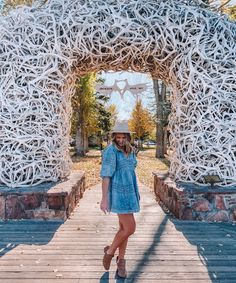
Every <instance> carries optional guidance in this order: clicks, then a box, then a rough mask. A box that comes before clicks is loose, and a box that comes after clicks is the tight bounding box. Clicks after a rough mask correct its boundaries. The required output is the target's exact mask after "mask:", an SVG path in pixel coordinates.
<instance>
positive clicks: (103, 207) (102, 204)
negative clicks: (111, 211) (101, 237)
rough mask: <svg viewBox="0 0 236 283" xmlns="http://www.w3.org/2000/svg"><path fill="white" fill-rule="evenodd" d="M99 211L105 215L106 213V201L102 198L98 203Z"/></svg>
mask: <svg viewBox="0 0 236 283" xmlns="http://www.w3.org/2000/svg"><path fill="white" fill-rule="evenodd" d="M100 209H101V210H102V211H103V212H104V213H105V214H106V213H107V212H108V199H107V198H102V200H101V202H100Z"/></svg>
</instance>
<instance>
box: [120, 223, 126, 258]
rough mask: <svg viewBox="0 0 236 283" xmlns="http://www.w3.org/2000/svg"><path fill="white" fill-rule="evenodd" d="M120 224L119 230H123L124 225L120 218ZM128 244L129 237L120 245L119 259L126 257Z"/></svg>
mask: <svg viewBox="0 0 236 283" xmlns="http://www.w3.org/2000/svg"><path fill="white" fill-rule="evenodd" d="M119 224H120V229H119V230H123V229H124V228H123V226H122V223H121V222H120V220H119ZM127 244H128V238H127V239H126V240H124V241H123V242H122V243H121V244H120V245H119V255H118V258H119V259H124V258H125V251H126V247H127Z"/></svg>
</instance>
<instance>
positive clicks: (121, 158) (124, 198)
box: [100, 144, 140, 214]
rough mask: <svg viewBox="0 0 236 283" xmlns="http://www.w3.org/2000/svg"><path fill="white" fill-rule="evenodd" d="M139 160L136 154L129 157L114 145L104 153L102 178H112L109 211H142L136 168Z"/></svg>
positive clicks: (118, 212) (121, 212) (120, 212)
mask: <svg viewBox="0 0 236 283" xmlns="http://www.w3.org/2000/svg"><path fill="white" fill-rule="evenodd" d="M136 165H137V160H136V156H135V154H134V152H131V153H130V154H129V155H128V156H126V155H125V154H124V152H123V151H121V150H119V149H117V148H116V147H115V146H114V145H113V144H111V145H109V146H107V147H106V148H105V149H104V150H103V152H102V168H101V171H100V176H101V177H110V184H109V189H108V204H109V211H111V212H114V213H117V214H124V213H134V212H139V211H140V204H139V201H140V194H139V191H138V184H137V178H136V174H135V167H136Z"/></svg>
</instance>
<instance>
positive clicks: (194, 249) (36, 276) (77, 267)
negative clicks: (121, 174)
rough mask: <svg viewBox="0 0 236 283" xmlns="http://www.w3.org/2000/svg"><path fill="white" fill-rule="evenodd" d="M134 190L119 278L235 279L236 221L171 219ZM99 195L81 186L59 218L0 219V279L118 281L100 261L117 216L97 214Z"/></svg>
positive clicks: (217, 282)
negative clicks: (137, 201) (135, 208)
mask: <svg viewBox="0 0 236 283" xmlns="http://www.w3.org/2000/svg"><path fill="white" fill-rule="evenodd" d="M141 190H142V192H141V194H142V201H143V202H141V205H142V207H143V210H142V211H141V213H138V214H135V217H136V221H137V229H136V232H135V234H134V235H133V236H132V237H131V238H130V240H129V244H128V249H127V255H126V258H127V267H128V271H129V276H128V279H126V280H125V282H132V283H133V282H135V283H136V282H140V283H146V282H148V283H151V282H153V283H170V282H171V283H193V282H196V283H203V282H204V283H208V282H209V283H210V282H214V283H235V282H236V242H235V241H236V237H235V236H236V229H235V225H233V224H225V223H204V222H193V221H179V220H175V219H173V218H170V217H169V216H166V215H165V213H164V212H163V211H162V209H161V208H160V207H159V206H158V205H157V203H156V202H155V199H154V197H153V195H152V193H151V192H150V191H149V190H147V188H145V187H142V188H141ZM100 197H101V187H99V186H97V187H95V188H93V189H91V190H87V191H86V193H85V195H84V198H83V199H82V200H81V201H80V203H79V205H78V207H77V208H76V209H75V212H74V213H73V215H71V217H70V219H68V220H67V221H66V222H61V221H59V222H58V221H52V222H50V221H49V222H47V221H37V220H36V221H31V220H30V221H29V220H22V221H7V222H0V256H1V258H0V282H1V283H4V282H6V283H9V282H11V283H23V282H24V283H28V282H30V283H37V282H40V283H51V282H63V283H64V282H65V283H72V282H73V283H75V282H82V283H86V282H89V283H92V282H108V281H107V280H109V282H117V280H116V279H115V269H116V265H115V261H113V263H112V266H111V270H110V272H109V273H108V272H104V270H103V267H102V263H101V260H102V256H103V247H104V246H105V245H106V244H107V243H110V241H111V240H112V238H113V236H114V234H115V233H116V230H117V229H118V223H117V216H116V215H115V214H110V215H103V214H102V213H101V212H100V211H99V203H98V199H100ZM146 204H148V205H146ZM144 205H146V206H145V208H144ZM134 279H135V280H134Z"/></svg>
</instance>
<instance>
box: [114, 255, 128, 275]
mask: <svg viewBox="0 0 236 283" xmlns="http://www.w3.org/2000/svg"><path fill="white" fill-rule="evenodd" d="M116 263H117V270H116V273H117V275H118V276H119V277H121V278H126V277H127V271H126V269H125V263H126V260H125V259H123V258H121V259H119V258H118V257H117V258H116Z"/></svg>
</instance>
